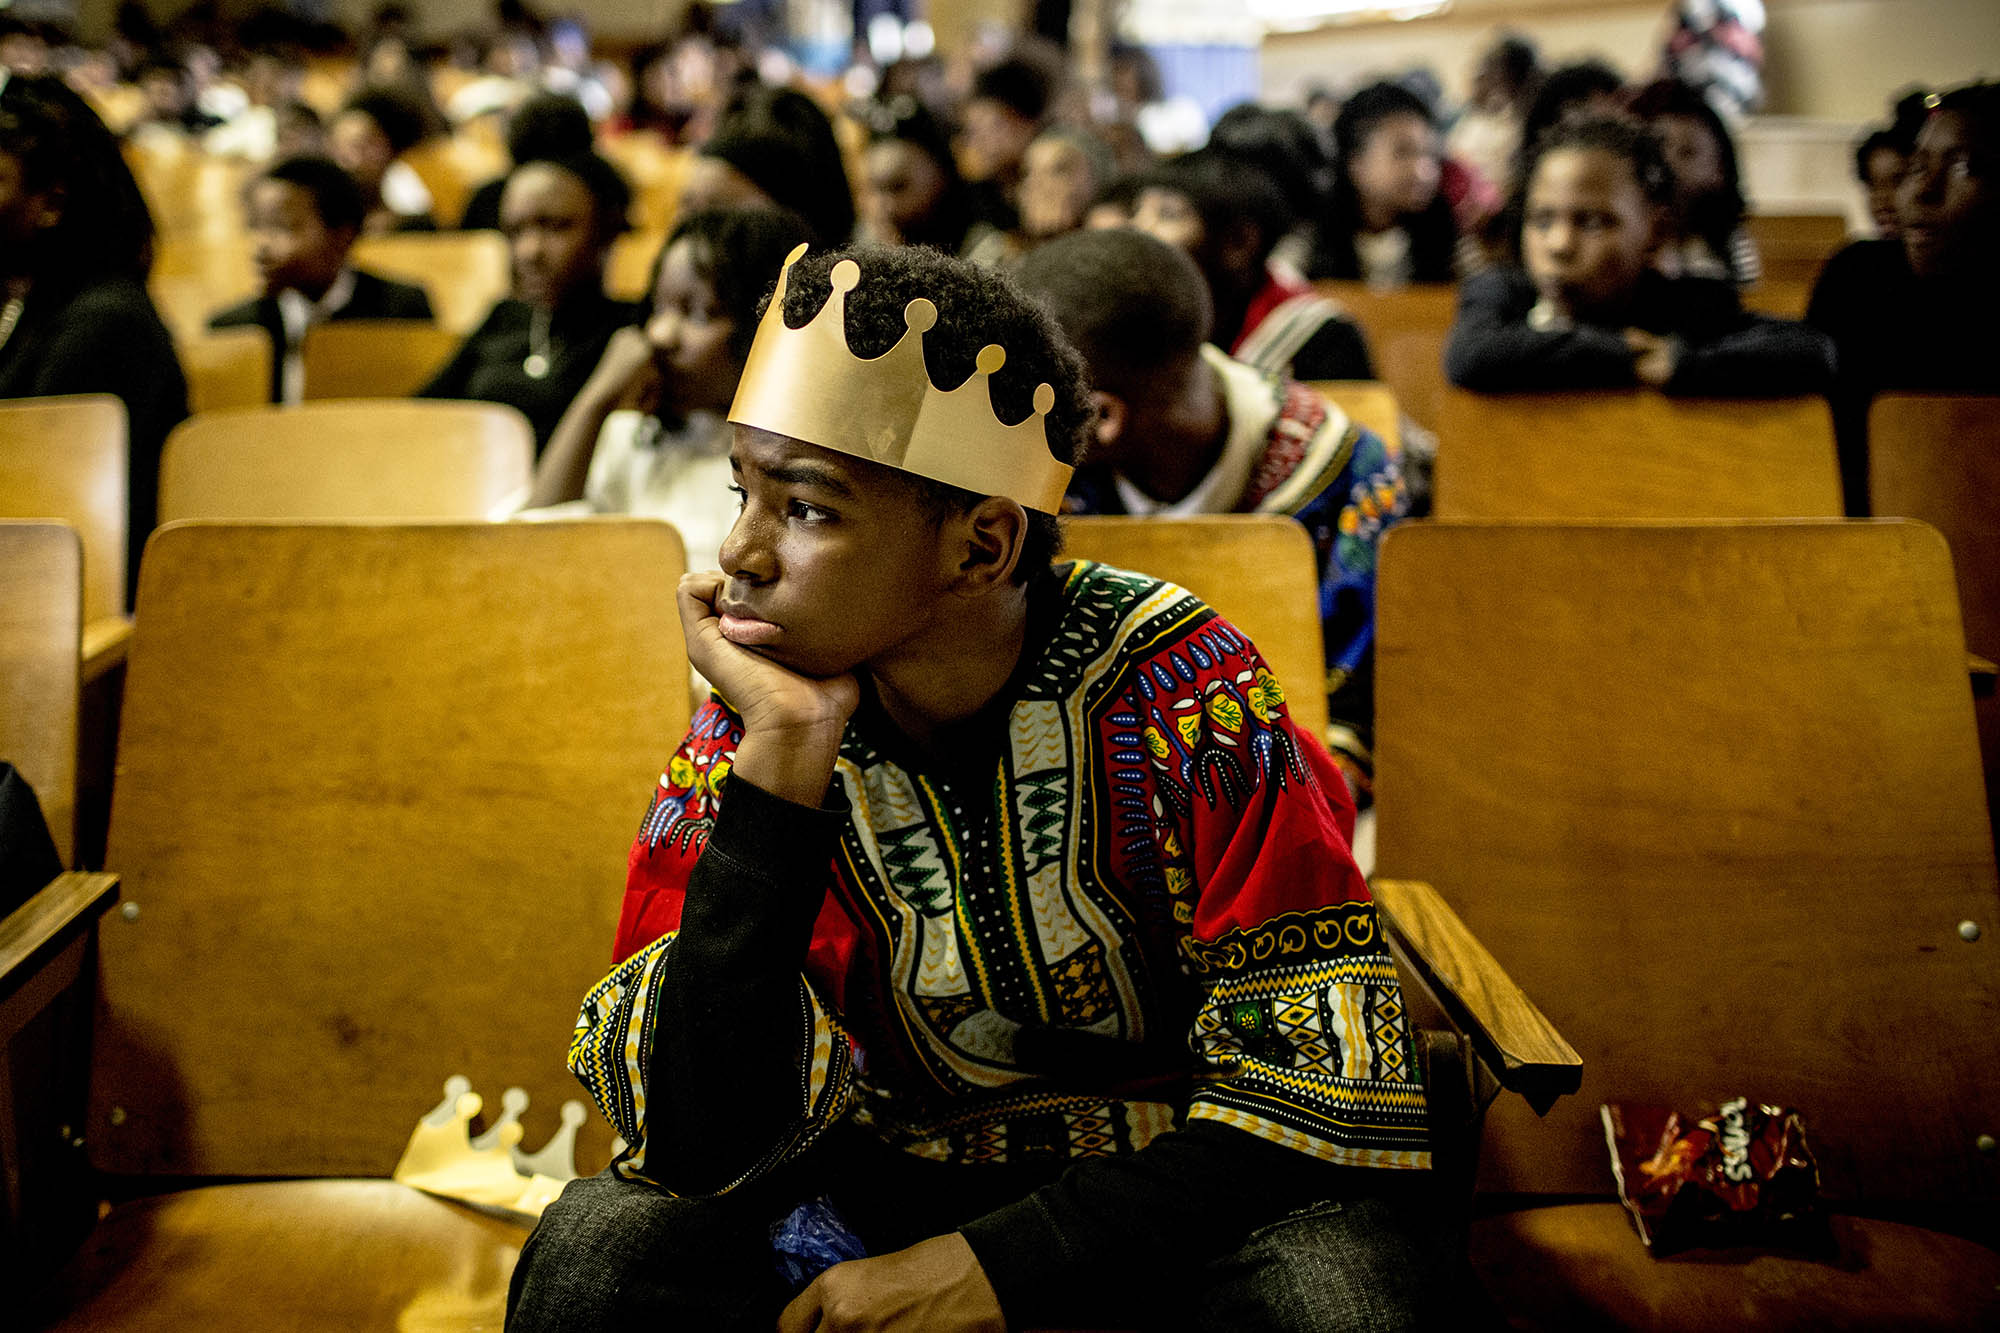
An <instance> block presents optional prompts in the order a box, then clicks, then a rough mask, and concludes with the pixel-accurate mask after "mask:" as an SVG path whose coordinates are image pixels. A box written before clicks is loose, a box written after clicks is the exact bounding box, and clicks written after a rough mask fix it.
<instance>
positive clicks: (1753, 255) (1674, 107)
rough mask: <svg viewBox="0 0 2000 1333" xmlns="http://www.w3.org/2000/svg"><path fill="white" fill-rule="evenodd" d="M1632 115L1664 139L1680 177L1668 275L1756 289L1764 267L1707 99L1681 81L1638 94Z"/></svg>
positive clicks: (1666, 250)
mask: <svg viewBox="0 0 2000 1333" xmlns="http://www.w3.org/2000/svg"><path fill="white" fill-rule="evenodd" d="M1631 111H1632V114H1633V115H1635V116H1637V117H1639V119H1641V120H1643V121H1645V122H1646V124H1647V125H1648V126H1649V127H1651V129H1652V131H1653V133H1655V134H1657V135H1659V137H1660V147H1661V150H1662V151H1663V152H1664V153H1665V155H1666V159H1667V169H1668V170H1669V171H1671V172H1672V173H1673V177H1674V209H1673V215H1672V222H1673V230H1672V234H1671V235H1669V236H1667V237H1664V238H1662V243H1661V246H1660V254H1659V258H1658V259H1657V260H1656V261H1655V262H1656V263H1657V264H1658V265H1659V267H1660V270H1661V272H1663V273H1665V274H1667V276H1669V277H1690V278H1726V279H1728V280H1729V281H1730V282H1733V283H1735V284H1736V285H1737V286H1738V287H1750V286H1754V285H1755V284H1756V282H1757V280H1758V279H1759V278H1761V277H1762V276H1763V275H1764V261H1763V259H1762V258H1761V257H1760V256H1759V255H1758V253H1757V243H1756V242H1755V241H1753V240H1751V239H1750V233H1749V231H1748V230H1747V229H1746V228H1745V227H1744V225H1743V214H1744V212H1745V210H1746V209H1747V207H1748V205H1747V204H1746V203H1745V202H1744V199H1743V180H1742V173H1741V172H1740V171H1739V170H1738V169H1737V165H1736V141H1735V139H1734V138H1733V137H1732V136H1731V135H1730V133H1729V126H1728V125H1726V124H1724V123H1723V120H1722V117H1721V116H1720V115H1719V114H1718V113H1717V112H1716V110H1715V108H1714V107H1713V106H1710V105H1709V102H1708V99H1707V98H1705V97H1703V96H1702V95H1701V94H1700V93H1699V92H1698V91H1696V90H1695V89H1693V88H1690V87H1689V86H1688V85H1687V84H1685V83H1681V82H1679V81H1678V80H1675V79H1661V80H1659V81H1658V82H1656V83H1650V84H1647V85H1646V86H1645V87H1644V88H1641V89H1640V90H1639V91H1638V92H1636V93H1634V94H1633V95H1632V102H1631Z"/></svg>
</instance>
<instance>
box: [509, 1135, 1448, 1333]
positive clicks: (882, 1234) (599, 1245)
mask: <svg viewBox="0 0 2000 1333" xmlns="http://www.w3.org/2000/svg"><path fill="white" fill-rule="evenodd" d="M822 1156H823V1157H824V1155H822ZM896 1156H900V1154H897V1155H896ZM861 1161H862V1162H864V1163H866V1164H868V1165H871V1166H873V1167H878V1168H881V1169H880V1170H879V1171H876V1172H874V1173H873V1174H869V1175H868V1188H866V1189H865V1190H861V1189H857V1188H855V1186H857V1185H858V1184H859V1183H860V1180H861V1177H862V1175H863V1174H864V1172H862V1171H859V1170H856V1169H855V1168H854V1159H852V1158H848V1159H846V1160H844V1161H842V1162H841V1163H840V1164H839V1165H838V1166H836V1167H835V1169H833V1170H832V1171H831V1172H829V1171H828V1170H827V1168H826V1166H825V1163H824V1162H823V1161H822V1162H821V1163H819V1164H817V1165H816V1166H815V1167H814V1168H813V1169H811V1170H800V1169H796V1168H795V1169H793V1170H791V1171H789V1172H786V1173H782V1174H781V1176H780V1177H777V1178H773V1179H771V1180H768V1181H761V1182H758V1183H757V1184H756V1185H755V1186H753V1187H750V1188H746V1189H744V1190H742V1191H735V1192H731V1193H729V1194H724V1195H718V1196H715V1197H711V1198H695V1199H680V1198H675V1197H673V1196H671V1195H668V1194H665V1193H663V1192H662V1191H660V1190H657V1189H654V1188H652V1187H651V1186H648V1185H641V1184H633V1183H630V1182H628V1181H623V1180H619V1179H617V1178H616V1177H614V1176H611V1175H610V1174H608V1173H607V1174H604V1175H599V1176H592V1177H590V1178H588V1179H584V1180H576V1181H572V1182H571V1183H570V1184H569V1186H568V1187H567V1188H566V1189H564V1190H563V1193H562V1197H561V1198H559V1199H557V1200H556V1202H555V1203H554V1204H552V1205H551V1206H550V1207H549V1210H548V1212H547V1213H546V1214H544V1215H543V1217H542V1221H541V1225H539V1226H538V1227H536V1228H535V1232H534V1234H533V1235H532V1236H530V1237H529V1238H528V1243H527V1245H526V1247H525V1248H523V1250H522V1251H521V1261H520V1264H519V1266H518V1267H517V1268H516V1269H515V1270H514V1281H513V1287H512V1290H511V1291H510V1292H509V1294H508V1308H507V1327H508V1328H509V1329H510V1330H516V1331H517V1333H531V1331H538V1330H544V1329H549V1330H555V1329H561V1330H589V1329H615V1330H618V1333H631V1331H632V1330H634V1329H640V1328H657V1329H667V1330H681V1329H686V1330H701V1331H702V1333H707V1331H709V1330H715V1331H716V1333H723V1331H725V1330H736V1329H755V1330H757V1331H758V1333H769V1330H770V1329H771V1327H772V1326H773V1324H774V1323H775V1322H776V1320H777V1316H778V1312H779V1311H780V1310H782V1309H783V1308H784V1307H785V1303H786V1302H787V1301H788V1300H789V1299H790V1298H791V1292H790V1290H789V1288H788V1287H787V1286H786V1284H785V1283H784V1281H783V1280H782V1279H781V1278H780V1277H779V1275H778V1271H777V1269H776V1267H775V1266H774V1264H773V1262H772V1258H771V1251H770V1229H771V1224H772V1223H773V1222H774V1221H775V1220H776V1219H778V1218H780V1217H782V1216H784V1215H785V1214H786V1213H787V1212H789V1211H790V1209H791V1208H792V1207H793V1206H794V1204H795V1203H796V1202H797V1201H798V1200H799V1199H801V1198H806V1197H811V1196H812V1195H813V1194H816V1193H818V1192H819V1189H820V1188H821V1187H825V1188H827V1189H828V1192H830V1193H831V1194H832V1197H833V1198H834V1199H835V1200H836V1202H837V1203H838V1204H839V1206H840V1207H841V1209H842V1211H843V1213H844V1214H845V1215H846V1216H847V1217H848V1219H849V1221H850V1223H851V1224H852V1225H853V1226H854V1229H855V1230H856V1231H857V1232H858V1233H860V1234H861V1235H862V1236H863V1237H864V1238H865V1239H866V1240H867V1241H868V1248H869V1252H870V1253H871V1254H883V1253H887V1252H889V1251H891V1250H894V1249H899V1248H901V1247H902V1246H904V1245H909V1244H913V1243H915V1242H916V1241H918V1240H921V1239H923V1238H924V1237H926V1236H931V1235H937V1234H940V1233H942V1232H945V1231H950V1230H952V1229H954V1228H955V1227H956V1226H957V1225H958V1224H959V1223H960V1222H963V1221H967V1220H970V1218H972V1217H975V1216H978V1215H980V1214H981V1213H983V1212H986V1211H989V1210H990V1209H992V1208H993V1207H995V1206H998V1205H999V1204H1000V1203H1004V1202H1006V1201H1007V1200H1008V1199H1009V1198H1013V1197H1019V1195H1020V1194H1021V1193H1024V1192H1025V1191H1026V1189H1029V1188H1033V1186H1034V1184H1035V1183H1039V1182H1036V1181H1034V1180H1033V1179H1032V1176H1033V1175H1034V1174H1035V1173H1033V1172H1031V1171H1020V1170H1010V1169H1000V1170H998V1171H988V1170H985V1169H979V1170H976V1171H974V1170H969V1169H965V1168H958V1169H954V1168H947V1167H938V1166H934V1165H933V1164H930V1163H914V1164H911V1163H907V1159H905V1162H904V1163H897V1162H894V1161H885V1160H884V1159H883V1158H881V1157H880V1156H879V1155H878V1156H873V1157H871V1156H869V1155H868V1154H865V1153H864V1154H862V1157H861ZM1416 1183H1417V1185H1418V1187H1417V1188H1412V1189H1408V1190H1400V1191H1398V1192H1397V1193H1396V1195H1395V1196H1394V1197H1381V1196H1368V1197H1361V1198H1352V1199H1344V1200H1332V1201H1328V1202H1325V1203H1323V1204H1319V1205H1316V1206H1314V1207H1311V1208H1307V1209H1302V1210H1300V1211H1299V1212H1296V1213H1294V1214H1292V1215H1290V1216H1288V1217H1285V1218H1282V1219H1280V1220H1278V1221H1277V1222H1274V1223H1272V1224H1271V1225H1269V1226H1266V1227H1263V1228H1261V1229H1260V1230H1258V1231H1255V1232H1253V1233H1252V1234H1251V1235H1250V1236H1249V1237H1248V1238H1247V1239H1246V1240H1245V1241H1244V1242H1243V1244H1242V1245H1241V1246H1240V1247H1239V1248H1238V1249H1237V1250H1236V1251H1235V1252H1234V1253H1232V1254H1228V1255H1225V1256H1224V1257H1222V1258H1220V1259H1217V1260H1215V1261H1214V1262H1212V1263H1210V1264H1208V1265H1207V1266H1206V1267H1205V1268H1204V1269H1202V1270H1201V1272H1200V1273H1199V1274H1198V1275H1197V1276H1196V1277H1195V1279H1194V1280H1193V1281H1192V1282H1190V1283H1189V1284H1188V1285H1187V1286H1186V1287H1183V1288H1179V1289H1177V1290H1175V1291H1172V1292H1163V1293H1160V1296H1161V1300H1160V1301H1159V1303H1158V1305H1157V1307H1156V1308H1154V1309H1153V1310H1151V1311H1144V1310H1132V1309H1130V1308H1126V1309H1123V1310H1112V1309H1107V1308H1105V1307H1104V1306H1102V1305H1099V1304H1098V1303H1096V1302H1093V1301H1091V1300H1090V1299H1089V1298H1088V1295H1087V1294H1085V1295H1084V1296H1083V1297H1082V1298H1081V1299H1080V1302H1079V1307H1078V1310H1077V1314H1076V1321H1077V1322H1078V1323H1079V1324H1088V1325H1090V1326H1092V1327H1097V1328H1104V1327H1145V1328H1148V1329H1190V1330H1203V1331H1206V1330H1214V1331H1215V1333H1263V1331H1264V1330H1270V1331H1271V1333H1334V1331H1335V1330H1349V1329H1352V1330H1357V1333H1358V1331H1360V1330H1369V1331H1371V1333H1372V1331H1374V1330H1397V1329H1422V1328H1463V1327H1466V1326H1467V1325H1468V1323H1477V1322H1480V1320H1479V1317H1478V1311H1477V1310H1468V1309H1467V1308H1465V1304H1464V1302H1465V1298H1466V1295H1467V1293H1468V1292H1469V1291H1472V1290H1473V1289H1474V1288H1473V1284H1472V1278H1471V1274H1470V1271H1469V1270H1468V1269H1467V1268H1466V1266H1465V1262H1464V1240H1463V1233H1462V1232H1461V1231H1459V1230H1458V1229H1456V1228H1455V1227H1453V1226H1451V1225H1448V1224H1446V1223H1445V1222H1443V1221H1442V1220H1441V1217H1442V1216H1444V1215H1448V1214H1449V1213H1450V1211H1451V1210H1450V1209H1448V1208H1447V1209H1439V1208H1437V1207H1435V1206H1434V1205H1433V1204H1432V1202H1431V1199H1432V1195H1431V1192H1430V1191H1429V1190H1428V1189H1426V1188H1423V1187H1422V1182H1416ZM940 1186H942V1187H943V1188H939V1187H940ZM961 1187H962V1188H961ZM1010 1191H1011V1193H1010Z"/></svg>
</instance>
